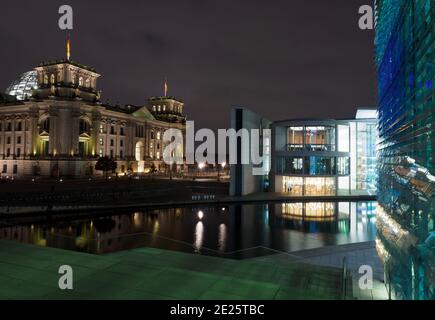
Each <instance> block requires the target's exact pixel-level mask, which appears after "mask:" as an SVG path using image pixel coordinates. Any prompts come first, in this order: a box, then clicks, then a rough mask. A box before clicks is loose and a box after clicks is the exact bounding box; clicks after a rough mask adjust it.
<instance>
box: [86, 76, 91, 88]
mask: <svg viewBox="0 0 435 320" xmlns="http://www.w3.org/2000/svg"><path fill="white" fill-rule="evenodd" d="M90 86H91V80H89V78H88V79H86V88H89V87H90Z"/></svg>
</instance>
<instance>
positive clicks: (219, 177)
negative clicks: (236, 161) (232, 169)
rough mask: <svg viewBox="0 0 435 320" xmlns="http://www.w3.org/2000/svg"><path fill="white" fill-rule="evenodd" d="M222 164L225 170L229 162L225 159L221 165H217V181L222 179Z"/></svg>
mask: <svg viewBox="0 0 435 320" xmlns="http://www.w3.org/2000/svg"><path fill="white" fill-rule="evenodd" d="M221 166H222V170H223V169H225V167H226V166H227V163H226V162H225V161H224V162H222V163H221V164H220V165H219V164H218V165H217V170H218V172H217V181H220V180H221V176H220V167H221Z"/></svg>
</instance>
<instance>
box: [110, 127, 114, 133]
mask: <svg viewBox="0 0 435 320" xmlns="http://www.w3.org/2000/svg"><path fill="white" fill-rule="evenodd" d="M110 134H115V127H114V126H110Z"/></svg>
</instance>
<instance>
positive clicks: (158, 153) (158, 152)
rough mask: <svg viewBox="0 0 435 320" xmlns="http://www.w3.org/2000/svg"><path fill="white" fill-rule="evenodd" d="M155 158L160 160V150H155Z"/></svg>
mask: <svg viewBox="0 0 435 320" xmlns="http://www.w3.org/2000/svg"><path fill="white" fill-rule="evenodd" d="M156 159H157V160H160V151H157V152H156Z"/></svg>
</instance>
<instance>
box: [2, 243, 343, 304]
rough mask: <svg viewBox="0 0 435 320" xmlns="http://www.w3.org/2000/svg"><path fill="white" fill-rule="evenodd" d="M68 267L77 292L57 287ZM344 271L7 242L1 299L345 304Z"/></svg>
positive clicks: (154, 251)
mask: <svg viewBox="0 0 435 320" xmlns="http://www.w3.org/2000/svg"><path fill="white" fill-rule="evenodd" d="M61 265H70V266H71V267H72V268H73V271H74V289H73V290H69V291H62V290H60V289H59V288H58V280H59V277H60V275H59V274H58V269H59V267H60V266H61ZM341 279H342V270H341V269H339V268H334V267H328V266H319V265H312V264H303V263H299V262H292V261H290V260H282V261H278V262H277V261H276V259H275V257H274V256H269V257H265V258H262V259H249V260H243V261H237V260H230V259H222V258H216V257H207V256H195V255H192V254H186V253H181V252H173V251H166V250H158V249H152V248H141V249H135V250H129V251H122V252H117V253H112V254H109V255H102V256H97V255H90V254H85V253H79V252H73V251H66V250H60V249H54V248H47V247H38V246H32V245H28V244H23V243H16V242H10V241H4V240H0V299H181V300H185V299H241V300H248V299H267V300H270V299H340V298H341V292H342V290H341V287H342V281H341Z"/></svg>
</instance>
